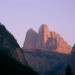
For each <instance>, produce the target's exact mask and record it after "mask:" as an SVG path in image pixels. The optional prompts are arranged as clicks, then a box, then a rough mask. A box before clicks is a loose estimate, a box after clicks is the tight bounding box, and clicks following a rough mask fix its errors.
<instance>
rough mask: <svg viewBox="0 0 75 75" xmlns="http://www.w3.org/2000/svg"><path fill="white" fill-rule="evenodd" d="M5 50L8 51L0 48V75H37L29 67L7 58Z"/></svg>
mask: <svg viewBox="0 0 75 75" xmlns="http://www.w3.org/2000/svg"><path fill="white" fill-rule="evenodd" d="M6 50H8V49H7V48H4V47H3V48H2V47H1V46H0V75H38V74H37V73H36V72H35V71H33V70H32V69H31V68H30V67H28V66H24V65H22V64H21V63H20V62H18V61H16V60H15V59H13V58H11V57H9V56H8V55H7V54H6V53H4V51H6Z"/></svg>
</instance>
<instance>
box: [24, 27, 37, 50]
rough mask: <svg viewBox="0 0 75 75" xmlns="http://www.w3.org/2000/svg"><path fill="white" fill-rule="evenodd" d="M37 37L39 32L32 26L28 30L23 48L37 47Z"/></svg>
mask: <svg viewBox="0 0 75 75" xmlns="http://www.w3.org/2000/svg"><path fill="white" fill-rule="evenodd" d="M36 38H37V33H36V32H35V31H34V30H33V29H32V28H30V29H29V30H28V31H27V34H26V38H25V42H24V45H23V49H27V50H31V49H32V50H34V49H36Z"/></svg>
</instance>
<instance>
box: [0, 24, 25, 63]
mask: <svg viewBox="0 0 75 75" xmlns="http://www.w3.org/2000/svg"><path fill="white" fill-rule="evenodd" d="M0 47H2V48H6V49H7V50H6V51H5V50H4V51H3V52H4V53H6V54H7V55H8V56H10V57H12V58H14V59H16V60H17V61H20V62H21V63H22V64H25V62H26V61H25V58H23V57H24V56H23V53H22V50H21V48H20V46H19V45H18V43H17V41H16V40H15V38H14V37H13V35H12V34H11V33H9V31H8V30H7V29H6V28H5V26H4V25H3V24H1V23H0Z"/></svg>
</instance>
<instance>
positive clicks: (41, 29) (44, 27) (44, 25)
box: [39, 24, 49, 32]
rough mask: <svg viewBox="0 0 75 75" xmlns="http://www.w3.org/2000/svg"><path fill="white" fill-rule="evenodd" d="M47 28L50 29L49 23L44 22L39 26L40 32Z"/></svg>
mask: <svg viewBox="0 0 75 75" xmlns="http://www.w3.org/2000/svg"><path fill="white" fill-rule="evenodd" d="M45 30H49V29H48V25H46V24H42V25H41V26H40V28H39V32H41V31H45Z"/></svg>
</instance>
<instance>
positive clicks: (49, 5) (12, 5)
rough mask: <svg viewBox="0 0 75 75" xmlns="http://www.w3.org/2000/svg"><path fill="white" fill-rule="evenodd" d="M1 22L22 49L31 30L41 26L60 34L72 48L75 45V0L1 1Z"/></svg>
mask: <svg viewBox="0 0 75 75" xmlns="http://www.w3.org/2000/svg"><path fill="white" fill-rule="evenodd" d="M0 22H2V23H3V24H4V25H5V26H6V28H7V29H8V30H9V31H10V32H11V33H12V34H13V35H14V36H15V38H16V39H17V41H18V43H19V44H20V46H21V47H22V45H23V43H24V40H25V35H26V32H27V30H28V29H29V28H33V29H34V30H36V31H38V29H39V27H40V25H41V24H47V25H48V26H49V29H50V30H54V31H56V32H57V33H59V34H60V35H61V36H62V37H63V38H64V39H65V40H66V41H67V42H68V43H69V44H70V45H71V46H73V44H74V43H75V0H0Z"/></svg>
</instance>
